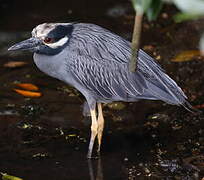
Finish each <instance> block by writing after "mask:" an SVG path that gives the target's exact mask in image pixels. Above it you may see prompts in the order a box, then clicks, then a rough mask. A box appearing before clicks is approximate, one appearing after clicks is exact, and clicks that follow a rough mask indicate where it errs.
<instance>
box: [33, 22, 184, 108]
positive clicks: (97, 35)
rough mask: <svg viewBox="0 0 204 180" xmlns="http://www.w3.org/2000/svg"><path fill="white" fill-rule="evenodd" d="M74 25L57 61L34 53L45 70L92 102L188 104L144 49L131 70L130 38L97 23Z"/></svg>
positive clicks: (91, 103) (173, 83) (182, 94)
mask: <svg viewBox="0 0 204 180" xmlns="http://www.w3.org/2000/svg"><path fill="white" fill-rule="evenodd" d="M72 26H73V32H72V34H71V36H70V39H69V43H68V44H67V46H66V47H65V48H64V49H63V51H62V52H61V53H60V54H58V55H57V56H58V57H57V59H56V60H55V59H54V60H53V61H52V63H53V64H52V63H51V61H50V57H49V58H48V59H47V60H45V59H43V58H42V57H39V56H34V60H35V62H36V64H37V66H38V67H39V68H40V69H41V70H42V71H45V72H46V73H47V74H49V75H51V76H54V77H56V78H58V79H60V80H64V81H66V82H67V83H68V84H71V85H73V86H74V87H75V88H77V89H78V90H79V91H80V92H81V93H82V94H83V95H84V96H85V97H86V99H87V101H88V103H89V105H93V104H94V103H96V102H112V101H127V102H131V101H137V100H139V99H151V100H162V101H165V102H167V103H169V104H176V105H183V104H185V102H186V96H185V95H184V93H183V92H182V90H181V89H180V88H179V87H178V85H177V84H176V83H175V82H174V81H173V80H172V79H171V78H170V77H169V76H168V75H167V74H166V73H165V72H164V71H163V69H162V68H161V67H160V66H159V65H158V64H157V63H156V62H155V60H154V59H153V58H151V57H150V56H149V55H147V54H146V53H145V52H144V51H143V50H140V51H139V58H138V71H137V72H136V73H132V72H129V70H128V62H129V58H130V56H131V46H130V42H128V41H126V40H125V39H123V38H121V37H120V36H118V35H116V34H114V33H112V32H110V31H108V30H106V29H104V28H101V27H99V26H97V25H93V24H83V23H80V24H73V25H72ZM62 54H63V55H62ZM41 58H42V59H43V61H42V60H41ZM44 66H46V68H45V67H44ZM50 66H52V68H51V67H50ZM47 67H50V68H47ZM45 69H46V70H45ZM53 74H55V75H53Z"/></svg>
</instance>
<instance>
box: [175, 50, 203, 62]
mask: <svg viewBox="0 0 204 180" xmlns="http://www.w3.org/2000/svg"><path fill="white" fill-rule="evenodd" d="M200 55H201V54H200V51H198V50H190V51H183V52H181V53H179V54H177V55H176V56H175V57H174V58H173V59H172V60H171V61H173V62H185V61H191V60H193V58H195V57H197V56H200Z"/></svg>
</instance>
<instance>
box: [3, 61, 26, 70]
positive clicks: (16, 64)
mask: <svg viewBox="0 0 204 180" xmlns="http://www.w3.org/2000/svg"><path fill="white" fill-rule="evenodd" d="M26 64H28V63H27V62H23V61H10V62H8V63H6V64H4V65H3V66H4V67H7V68H17V67H22V66H25V65H26Z"/></svg>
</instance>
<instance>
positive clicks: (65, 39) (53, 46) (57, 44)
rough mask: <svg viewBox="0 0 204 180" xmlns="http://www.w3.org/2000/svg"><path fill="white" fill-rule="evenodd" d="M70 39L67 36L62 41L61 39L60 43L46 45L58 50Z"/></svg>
mask: <svg viewBox="0 0 204 180" xmlns="http://www.w3.org/2000/svg"><path fill="white" fill-rule="evenodd" d="M68 39H69V38H68V37H67V36H65V37H63V38H62V39H60V40H59V41H57V42H55V43H51V44H46V45H47V46H49V47H51V48H57V47H59V46H63V45H64V44H65V43H67V41H68Z"/></svg>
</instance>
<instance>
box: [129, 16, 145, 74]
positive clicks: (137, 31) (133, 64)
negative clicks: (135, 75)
mask: <svg viewBox="0 0 204 180" xmlns="http://www.w3.org/2000/svg"><path fill="white" fill-rule="evenodd" d="M142 18H143V13H141V12H140V13H138V12H136V16H135V24H134V31H133V36H132V53H131V58H130V63H129V71H130V72H135V71H136V70H137V57H138V51H139V45H140V35H141V30H142Z"/></svg>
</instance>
